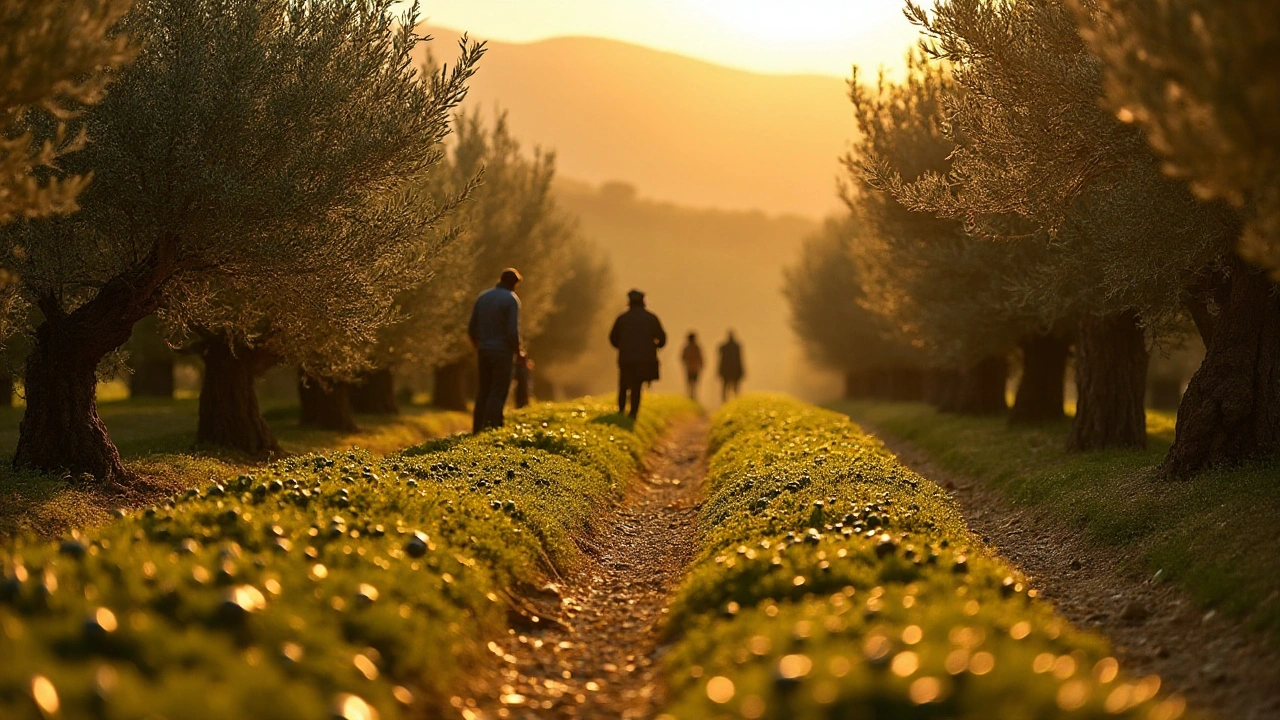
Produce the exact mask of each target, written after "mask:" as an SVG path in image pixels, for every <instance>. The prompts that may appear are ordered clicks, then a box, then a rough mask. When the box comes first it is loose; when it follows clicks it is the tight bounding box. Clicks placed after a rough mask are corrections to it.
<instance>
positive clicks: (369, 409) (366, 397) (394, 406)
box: [347, 368, 400, 415]
mask: <svg viewBox="0 0 1280 720" xmlns="http://www.w3.org/2000/svg"><path fill="white" fill-rule="evenodd" d="M347 394H348V395H349V396H350V398H351V406H352V407H353V408H354V409H355V411H356V412H358V413H364V414H366V415H399V414H400V405H399V404H398V403H397V402H396V378H395V374H394V373H392V372H391V369H390V368H382V369H379V370H373V371H371V372H367V373H365V374H363V375H361V376H360V380H359V381H357V382H355V383H352V384H350V385H349V386H347Z"/></svg>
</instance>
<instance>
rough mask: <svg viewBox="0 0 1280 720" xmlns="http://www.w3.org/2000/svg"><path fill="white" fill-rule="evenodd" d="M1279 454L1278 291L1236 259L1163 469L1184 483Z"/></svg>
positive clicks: (1180, 410) (1279, 294) (1279, 356)
mask: <svg viewBox="0 0 1280 720" xmlns="http://www.w3.org/2000/svg"><path fill="white" fill-rule="evenodd" d="M1277 454H1280V293H1278V292H1277V288H1276V286H1275V284H1273V283H1272V282H1270V281H1269V280H1268V279H1267V278H1266V276H1265V275H1264V274H1263V273H1262V272H1259V271H1258V270H1256V269H1254V268H1252V267H1249V266H1247V265H1246V264H1245V263H1244V262H1243V261H1239V260H1237V261H1236V265H1235V267H1234V268H1233V271H1232V278H1231V281H1230V295H1229V299H1228V300H1227V301H1226V303H1225V304H1224V305H1223V307H1222V312H1221V313H1220V315H1219V316H1218V318H1217V321H1216V322H1215V324H1214V329H1213V333H1212V341H1211V342H1210V343H1209V347H1208V352H1207V353H1206V355H1205V359H1204V363H1203V364H1201V366H1200V369H1199V370H1197V371H1196V374H1195V375H1194V376H1192V378H1191V382H1190V384H1189V385H1188V386H1187V391H1186V394H1185V395H1184V396H1183V398H1182V403H1181V405H1180V406H1179V407H1178V423H1177V430H1176V435H1175V437H1174V441H1173V446H1172V447H1170V448H1169V454H1168V456H1167V457H1166V458H1165V461H1164V464H1163V466H1162V470H1163V472H1164V474H1165V476H1166V477H1169V478H1185V477H1190V476H1192V475H1195V474H1197V473H1200V472H1203V471H1205V470H1208V469H1210V468H1212V467H1215V466H1218V465H1231V464H1236V463H1240V462H1244V461H1247V460H1253V459H1261V458H1273V457H1276V456H1277Z"/></svg>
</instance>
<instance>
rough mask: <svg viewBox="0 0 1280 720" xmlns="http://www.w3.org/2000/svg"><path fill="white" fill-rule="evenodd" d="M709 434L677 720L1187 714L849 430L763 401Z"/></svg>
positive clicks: (675, 664)
mask: <svg viewBox="0 0 1280 720" xmlns="http://www.w3.org/2000/svg"><path fill="white" fill-rule="evenodd" d="M712 433H713V436H712V447H713V450H714V452H715V454H714V456H713V458H712V460H711V466H710V474H709V477H708V492H709V496H708V498H707V500H706V502H705V504H704V505H703V507H702V510H701V516H700V519H699V528H700V530H699V533H700V545H701V553H700V555H699V556H698V558H697V559H696V560H695V563H694V568H693V570H692V572H691V574H690V576H689V578H688V580H687V581H686V582H685V584H684V586H683V587H682V589H681V591H680V592H679V594H678V596H677V598H676V600H675V602H674V603H673V605H672V608H671V622H670V625H669V627H668V632H669V633H670V635H671V636H672V637H675V638H678V640H677V641H676V643H675V646H674V649H673V650H672V652H671V653H670V655H669V656H668V658H667V671H668V676H669V678H670V680H671V684H672V694H671V698H672V699H671V702H670V704H669V707H668V708H667V713H668V716H669V717H675V718H680V719H681V720H683V719H685V718H689V719H692V718H730V717H741V718H778V719H781V718H787V719H789V720H790V719H807V718H848V717H874V718H895V719H897V718H973V719H974V720H977V719H979V718H981V719H983V720H988V719H997V718H1009V719H1011V720H1012V719H1015V718H1030V717H1036V718H1057V717H1110V716H1120V717H1136V718H1152V719H1155V718H1166V719H1171V718H1175V717H1178V716H1180V715H1182V714H1183V713H1184V708H1185V705H1184V703H1183V701H1182V700H1181V699H1180V698H1177V697H1172V698H1161V697H1160V696H1159V690H1160V681H1159V679H1158V678H1156V677H1146V678H1140V679H1135V678H1130V677H1128V676H1126V675H1125V674H1124V673H1122V672H1121V669H1120V666H1119V663H1118V662H1117V661H1116V659H1115V658H1114V657H1111V655H1110V654H1109V652H1108V648H1107V645H1106V643H1105V641H1104V640H1103V639H1102V638H1100V637H1097V636H1095V635H1091V634H1088V633H1084V632H1081V631H1078V630H1076V629H1074V628H1072V627H1071V626H1070V625H1068V624H1067V623H1066V622H1064V621H1062V620H1061V619H1059V618H1057V617H1055V616H1054V614H1053V613H1052V611H1051V609H1050V608H1049V606H1048V605H1047V604H1045V603H1043V602H1041V601H1039V600H1036V599H1035V595H1036V592H1035V590H1034V589H1032V588H1031V587H1030V586H1029V584H1028V582H1027V580H1026V578H1024V577H1022V576H1021V575H1020V574H1019V573H1017V572H1015V571H1012V570H1010V569H1009V568H1008V567H1006V566H1005V565H1004V564H1003V563H1002V562H1000V561H999V560H998V559H996V558H995V557H993V556H992V555H991V554H990V553H989V552H988V551H987V550H986V548H985V547H983V545H982V544H981V543H979V542H977V541H976V540H975V539H974V538H973V537H972V536H971V535H970V534H969V532H968V531H967V529H966V528H965V524H964V520H963V518H962V517H961V515H960V513H959V510H958V509H957V507H956V506H955V504H954V502H953V501H952V500H951V499H950V498H949V497H948V496H947V494H946V493H945V492H944V491H943V490H942V489H941V488H939V487H938V486H937V485H935V484H933V483H931V482H929V481H928V480H926V479H924V478H921V477H919V476H918V475H916V474H914V473H912V472H910V471H909V470H907V469H906V468H904V467H902V466H901V465H900V464H898V462H897V461H896V460H895V458H894V457H893V456H892V455H891V454H890V453H888V452H887V451H886V450H885V449H884V447H883V446H882V445H881V444H880V443H879V442H878V441H877V440H875V439H874V438H872V437H870V436H868V435H866V434H864V433H863V432H862V431H861V430H860V429H859V428H858V427H857V426H856V425H854V424H852V423H851V422H849V421H848V420H847V419H845V418H844V417H843V416H840V415H837V414H835V413H832V412H828V411H824V410H819V409H817V408H813V407H810V406H807V405H803V404H801V403H798V402H795V401H791V400H784V399H777V398H751V399H747V400H741V401H738V402H735V403H733V404H732V405H729V406H728V407H726V408H725V409H724V410H722V411H721V412H720V414H719V415H718V416H717V417H716V421H715V425H714V428H713V431H712Z"/></svg>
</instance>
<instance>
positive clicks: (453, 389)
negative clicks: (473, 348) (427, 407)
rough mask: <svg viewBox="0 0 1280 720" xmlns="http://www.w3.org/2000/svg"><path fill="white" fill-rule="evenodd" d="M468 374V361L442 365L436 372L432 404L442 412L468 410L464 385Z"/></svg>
mask: <svg viewBox="0 0 1280 720" xmlns="http://www.w3.org/2000/svg"><path fill="white" fill-rule="evenodd" d="M466 373H467V364H466V360H456V361H454V362H451V363H449V364H447V365H441V366H440V367H438V368H436V370H435V391H434V393H433V395H432V398H431V404H432V405H435V406H436V407H438V408H440V409H441V410H458V411H461V412H465V411H466V409H467V394H466V388H465V385H464V382H465V379H466Z"/></svg>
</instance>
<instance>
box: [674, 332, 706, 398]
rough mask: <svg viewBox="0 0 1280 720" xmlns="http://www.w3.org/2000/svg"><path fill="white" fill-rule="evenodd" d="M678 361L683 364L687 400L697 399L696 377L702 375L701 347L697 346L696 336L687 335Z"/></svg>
mask: <svg viewBox="0 0 1280 720" xmlns="http://www.w3.org/2000/svg"><path fill="white" fill-rule="evenodd" d="M680 359H681V360H682V361H683V362H684V377H685V387H686V388H687V389H688V391H689V399H690V400H697V399H698V376H700V375H701V374H702V366H703V364H704V363H703V359H702V347H701V346H699V345H698V334H697V333H693V332H691V333H689V337H688V339H687V340H686V342H685V345H684V352H682V353H681V354H680Z"/></svg>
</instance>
